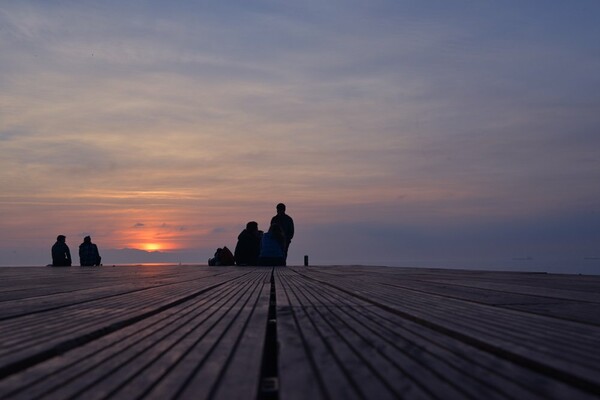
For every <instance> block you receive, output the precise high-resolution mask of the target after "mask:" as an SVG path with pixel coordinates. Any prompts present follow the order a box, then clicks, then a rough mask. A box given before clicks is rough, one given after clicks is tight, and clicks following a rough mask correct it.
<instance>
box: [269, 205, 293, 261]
mask: <svg viewBox="0 0 600 400" xmlns="http://www.w3.org/2000/svg"><path fill="white" fill-rule="evenodd" d="M273 224H277V225H279V227H280V228H281V230H282V231H283V236H284V238H285V247H284V249H283V251H284V253H285V258H286V260H287V254H288V248H289V247H290V243H291V242H292V238H293V237H294V220H293V219H292V217H290V216H289V215H287V214H286V213H285V204H283V203H279V204H277V215H276V216H274V217H273V218H271V225H273Z"/></svg>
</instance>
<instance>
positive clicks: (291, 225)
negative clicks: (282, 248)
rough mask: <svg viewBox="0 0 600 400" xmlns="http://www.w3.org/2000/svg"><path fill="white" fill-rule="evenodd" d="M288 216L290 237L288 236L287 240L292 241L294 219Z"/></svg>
mask: <svg viewBox="0 0 600 400" xmlns="http://www.w3.org/2000/svg"><path fill="white" fill-rule="evenodd" d="M289 218H290V237H289V238H288V241H290V242H291V241H292V238H293V237H294V220H293V219H292V217H289Z"/></svg>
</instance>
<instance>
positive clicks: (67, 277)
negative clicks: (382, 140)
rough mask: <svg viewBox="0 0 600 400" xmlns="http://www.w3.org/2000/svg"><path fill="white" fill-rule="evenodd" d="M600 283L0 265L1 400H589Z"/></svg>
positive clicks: (371, 272)
mask: <svg viewBox="0 0 600 400" xmlns="http://www.w3.org/2000/svg"><path fill="white" fill-rule="evenodd" d="M599 303H600V276H574V275H550V274H527V273H514V272H484V271H460V270H441V269H411V268H385V267H359V266H354V267H348V266H344V267H342V266H339V267H287V268H285V267H282V268H274V269H273V268H266V267H255V268H248V267H206V266H147V267H101V268H80V267H71V268H0V338H1V341H0V398H7V399H34V398H48V399H71V398H85V399H86V400H91V399H104V398H123V399H137V398H150V399H169V398H183V399H187V398H190V399H191V398H193V399H198V398H200V399H202V398H216V399H218V398H222V399H230V398H240V399H248V398H250V399H252V398H277V397H279V398H280V399H329V398H331V399H354V398H357V399H361V398H369V399H370V398H372V399H386V398H422V399H429V398H432V399H450V398H452V399H454V398H456V399H463V398H464V399H484V398H485V399H514V398H519V399H530V398H531V399H536V398H539V399H548V398H556V399H567V398H568V399H586V398H600V307H599V306H600V304H599Z"/></svg>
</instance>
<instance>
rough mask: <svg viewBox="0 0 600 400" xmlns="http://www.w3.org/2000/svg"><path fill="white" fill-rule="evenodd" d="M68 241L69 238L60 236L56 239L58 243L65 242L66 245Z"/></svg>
mask: <svg viewBox="0 0 600 400" xmlns="http://www.w3.org/2000/svg"><path fill="white" fill-rule="evenodd" d="M66 240H67V237H66V236H65V235H58V236H57V237H56V241H57V242H63V243H64V242H65V241H66Z"/></svg>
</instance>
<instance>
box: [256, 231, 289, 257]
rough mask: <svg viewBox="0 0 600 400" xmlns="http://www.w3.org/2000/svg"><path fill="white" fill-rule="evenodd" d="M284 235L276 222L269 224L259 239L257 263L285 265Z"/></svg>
mask: <svg viewBox="0 0 600 400" xmlns="http://www.w3.org/2000/svg"><path fill="white" fill-rule="evenodd" d="M284 249H285V236H284V235H283V231H282V230H281V227H280V226H279V225H278V224H271V226H270V227H269V231H268V232H267V233H265V234H264V235H263V237H262V239H261V241H260V256H259V258H258V265H264V266H277V265H282V266H283V265H285V250H284Z"/></svg>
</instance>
